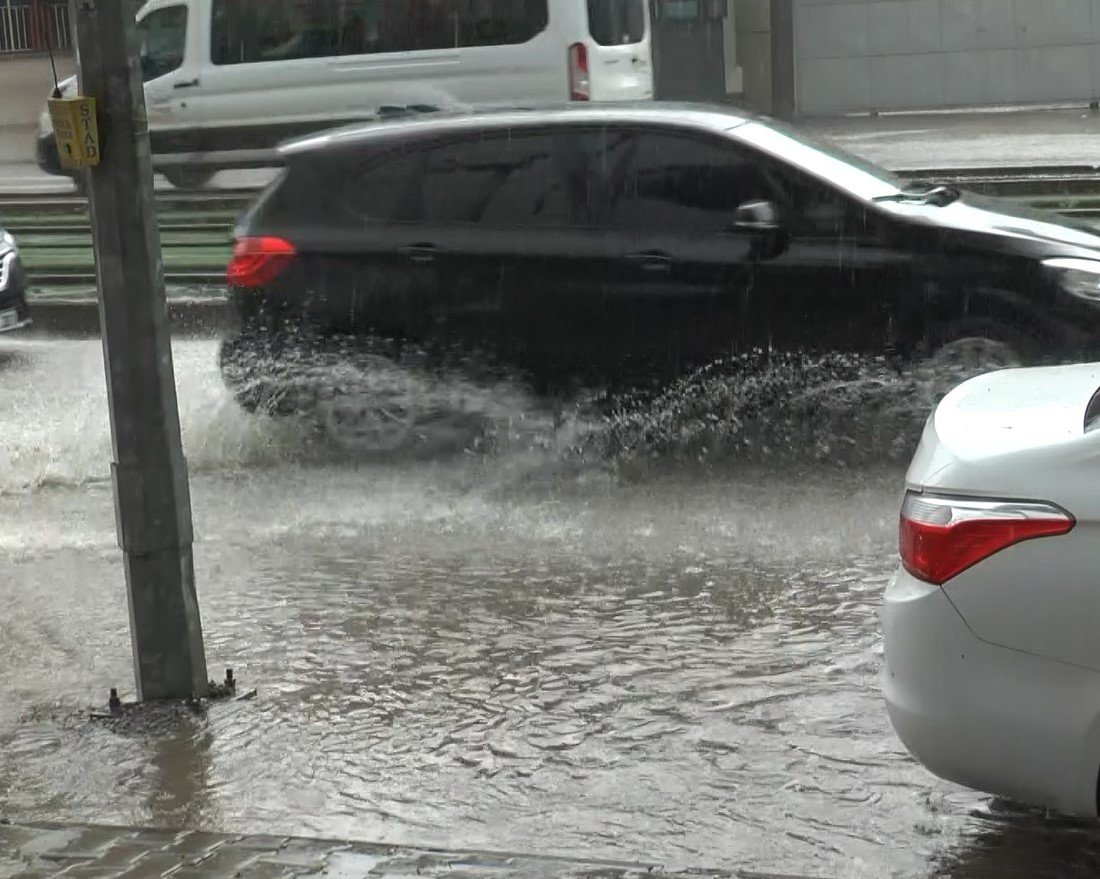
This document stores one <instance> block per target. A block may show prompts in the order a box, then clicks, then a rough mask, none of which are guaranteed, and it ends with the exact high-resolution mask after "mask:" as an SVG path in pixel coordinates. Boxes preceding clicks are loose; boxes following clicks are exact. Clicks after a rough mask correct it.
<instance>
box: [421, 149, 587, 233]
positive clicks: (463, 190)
mask: <svg viewBox="0 0 1100 879" xmlns="http://www.w3.org/2000/svg"><path fill="white" fill-rule="evenodd" d="M573 151H574V147H572V146H571V139H570V138H569V136H568V134H567V133H565V132H558V133H553V132H527V133H516V132H501V133H500V134H496V135H494V136H492V137H478V138H471V139H466V140H460V141H453V142H450V143H445V144H442V145H439V146H437V147H435V148H433V149H431V150H430V151H429V153H428V155H427V159H426V163H425V167H424V175H423V192H422V204H423V210H422V218H423V220H424V221H425V222H427V223H445V224H451V223H460V224H465V223H479V224H484V225H493V226H501V227H509V226H515V225H524V226H555V225H564V224H567V223H571V222H578V221H580V220H581V219H582V218H583V215H584V213H585V210H584V202H585V195H586V190H585V180H584V178H583V170H582V169H581V168H580V167H579V163H578V162H577V161H576V160H574V159H573V158H571V157H572V155H573Z"/></svg>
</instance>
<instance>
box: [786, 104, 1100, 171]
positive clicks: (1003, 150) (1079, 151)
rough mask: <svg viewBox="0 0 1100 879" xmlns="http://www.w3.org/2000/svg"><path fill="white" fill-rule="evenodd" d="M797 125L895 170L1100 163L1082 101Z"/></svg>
mask: <svg viewBox="0 0 1100 879" xmlns="http://www.w3.org/2000/svg"><path fill="white" fill-rule="evenodd" d="M798 127H799V128H801V129H802V130H803V131H806V132H807V133H809V134H811V135H813V136H814V137H818V138H825V139H828V140H831V141H832V142H833V143H835V144H836V145H837V146H839V147H841V148H842V149H845V150H848V151H849V152H852V153H855V154H856V155H858V156H862V157H863V158H865V159H868V160H870V161H872V162H875V163H876V164H879V165H883V166H885V167H886V168H889V169H890V170H893V171H920V170H929V169H937V170H942V169H949V168H950V169H959V170H962V169H971V168H1005V169H1007V168H1035V169H1056V168H1079V169H1084V168H1100V111H1095V110H1089V109H1088V108H1087V107H1081V108H1076V109H1046V110H1037V109H1010V110H1003V111H990V112H965V113H913V114H910V113H897V114H890V115H883V116H847V117H841V118H836V119H807V120H803V121H802V122H800V123H798Z"/></svg>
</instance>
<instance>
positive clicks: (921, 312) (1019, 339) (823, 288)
mask: <svg viewBox="0 0 1100 879" xmlns="http://www.w3.org/2000/svg"><path fill="white" fill-rule="evenodd" d="M282 154H283V157H284V159H285V163H286V168H285V171H284V172H283V173H282V175H281V176H280V177H279V178H278V180H277V181H276V182H274V183H273V184H272V185H271V187H270V188H269V189H268V190H267V191H265V192H264V193H263V195H262V196H261V197H260V198H259V200H258V201H257V202H256V204H255V205H254V206H253V207H252V208H251V210H249V211H248V212H247V213H246V214H245V216H244V217H243V218H242V219H241V221H240V223H239V226H238V228H237V229H236V232H235V235H236V246H235V252H234V256H233V260H232V263H231V264H230V266H229V282H230V288H231V297H232V301H233V304H234V312H235V314H236V316H237V318H238V323H237V326H236V328H235V329H234V331H233V333H232V334H231V336H230V337H229V338H228V339H227V340H226V341H225V342H224V343H223V346H222V356H221V362H222V369H223V373H224V375H225V377H226V379H227V381H228V383H229V384H230V385H231V386H232V387H233V388H234V390H235V391H237V396H238V399H240V400H241V401H242V402H243V403H244V404H245V405H246V406H248V407H250V408H254V407H256V406H260V405H265V401H266V404H267V405H273V404H274V405H275V406H276V408H278V403H277V401H278V400H279V399H280V393H281V391H280V385H281V384H282V383H284V382H287V381H289V380H291V378H292V377H293V373H294V369H295V367H294V364H295V363H300V362H302V359H301V358H302V353H303V351H317V350H336V349H339V350H340V351H345V352H349V351H353V350H358V349H359V348H361V347H363V348H370V349H371V350H373V351H374V352H375V353H379V352H381V355H382V356H383V357H385V358H390V359H392V360H395V361H398V362H401V361H407V362H409V363H413V362H415V363H416V364H417V368H423V369H428V370H431V369H433V368H436V367H445V366H448V365H450V366H452V367H455V368H459V369H463V370H467V371H468V372H470V373H471V374H475V375H485V374H506V375H511V376H518V377H520V378H521V379H522V380H524V381H525V382H527V383H528V385H529V387H530V388H531V389H532V390H534V391H535V392H537V393H539V394H543V395H563V394H568V393H570V392H572V391H575V390H576V389H578V388H600V389H603V390H607V391H610V392H615V391H620V390H628V389H629V390H638V389H639V388H643V387H653V386H655V385H660V384H661V383H664V382H667V381H668V380H670V379H672V378H675V377H677V376H680V375H682V374H683V373H685V372H686V371H688V370H691V369H693V368H696V367H700V366H703V365H705V364H707V363H708V362H710V361H713V360H715V359H716V358H721V357H723V356H727V355H730V354H734V353H737V352H745V351H750V350H764V351H768V350H772V351H775V350H788V351H789V350H797V351H804V352H815V351H816V352H830V351H851V352H868V353H872V354H885V355H889V356H891V357H895V358H899V359H901V360H903V361H904V360H922V359H924V358H934V359H940V360H946V361H960V360H961V361H964V362H966V361H973V362H974V364H975V365H979V366H980V365H988V366H996V365H1007V364H1012V363H1016V362H1019V363H1028V362H1035V361H1037V360H1042V359H1045V358H1056V359H1074V358H1080V357H1087V356H1091V355H1092V354H1093V353H1094V352H1095V351H1096V349H1097V341H1098V339H1100V237H1098V236H1097V234H1096V233H1094V232H1093V231H1092V230H1090V229H1089V228H1087V227H1084V226H1075V225H1073V224H1071V223H1069V222H1066V221H1064V220H1063V219H1062V218H1060V217H1058V216H1056V215H1053V214H1042V213H1039V212H1034V211H1030V210H1028V209H1026V208H1024V207H1022V206H1019V205H1016V204H1014V203H1012V202H1007V201H1000V200H996V199H991V198H985V197H980V196H976V195H971V194H968V193H961V192H959V191H957V190H955V189H953V188H951V187H949V186H937V185H935V184H934V183H906V182H905V181H902V180H900V179H898V178H896V177H895V176H893V175H892V174H890V173H888V172H886V171H884V170H882V169H880V168H877V167H875V166H872V165H869V164H867V163H865V162H863V161H861V160H859V159H856V158H854V157H852V156H849V155H845V154H842V153H839V152H837V151H835V150H833V149H830V148H828V147H825V146H822V145H819V144H817V143H814V142H811V141H809V140H807V139H805V138H804V137H802V136H801V135H800V134H798V133H796V132H795V131H793V130H791V129H788V128H786V127H784V126H782V125H780V124H777V123H775V122H772V121H770V120H766V119H761V118H755V117H752V116H748V115H743V114H737V113H734V112H727V111H725V110H722V109H719V108H707V107H691V106H680V105H663V104H660V103H650V104H645V105H638V106H625V107H624V106H614V107H609V106H606V105H605V106H598V105H589V106H571V107H568V108H541V109H524V110H507V111H488V112H470V113H463V114H455V115H450V114H448V115H430V116H420V117H416V118H410V119H404V120H398V121H389V122H382V123H374V124H367V125H363V126H359V127H353V128H347V129H340V130H337V131H334V132H330V133H325V134H321V135H317V136H314V137H310V138H307V139H303V140H299V141H296V142H293V143H291V144H288V145H287V146H285V147H284V148H283V150H282ZM257 353H262V354H264V355H265V357H264V358H262V359H261V360H256V359H255V358H256V355H257ZM258 362H264V363H266V364H268V366H267V367H265V369H264V370H263V375H262V376H259V377H258V376H257V374H256V372H257V371H256V370H255V369H251V370H250V369H248V368H247V364H248V363H258ZM272 364H274V365H272Z"/></svg>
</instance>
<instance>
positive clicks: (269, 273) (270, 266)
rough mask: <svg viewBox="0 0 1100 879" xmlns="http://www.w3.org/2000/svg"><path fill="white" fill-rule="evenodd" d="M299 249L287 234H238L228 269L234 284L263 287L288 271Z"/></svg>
mask: <svg viewBox="0 0 1100 879" xmlns="http://www.w3.org/2000/svg"><path fill="white" fill-rule="evenodd" d="M297 255H298V252H297V251H296V250H295V249H294V245H293V244H291V243H290V242H289V241H287V240H285V239H283V238H275V237H273V236H264V237H262V238H238V239H237V242H236V243H235V244H234V245H233V258H232V259H231V260H230V261H229V268H228V269H227V270H226V280H227V281H228V282H229V285H230V286H231V287H262V286H264V285H265V284H270V283H271V282H272V281H274V280H275V279H276V278H277V277H279V275H281V274H282V273H283V272H284V271H286V269H287V267H288V266H289V265H290V264H291V263H292V262H293V261H294V258H295V257H296V256H297Z"/></svg>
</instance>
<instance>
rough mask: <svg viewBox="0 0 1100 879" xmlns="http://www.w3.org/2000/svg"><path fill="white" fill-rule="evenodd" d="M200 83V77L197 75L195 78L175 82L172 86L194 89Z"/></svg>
mask: <svg viewBox="0 0 1100 879" xmlns="http://www.w3.org/2000/svg"><path fill="white" fill-rule="evenodd" d="M198 84H199V78H198V77H197V76H196V77H195V78H194V79H184V80H181V81H180V82H177V83H175V84H174V85H173V86H172V88H174V89H193V88H195V87H196V86H197V85H198Z"/></svg>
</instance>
